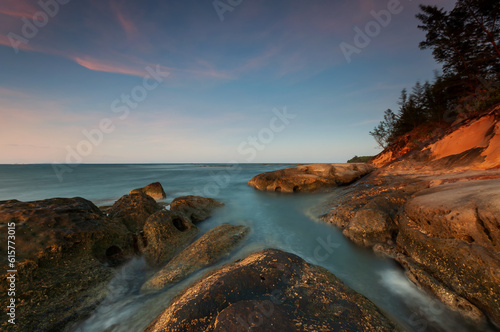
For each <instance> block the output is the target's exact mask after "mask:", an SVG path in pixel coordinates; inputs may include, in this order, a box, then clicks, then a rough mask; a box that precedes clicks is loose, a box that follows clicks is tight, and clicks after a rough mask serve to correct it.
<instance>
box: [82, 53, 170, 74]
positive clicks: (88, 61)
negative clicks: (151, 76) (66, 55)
mask: <svg viewBox="0 0 500 332" xmlns="http://www.w3.org/2000/svg"><path fill="white" fill-rule="evenodd" d="M72 60H73V61H75V62H76V63H78V64H79V65H80V66H82V67H85V68H87V69H90V70H93V71H101V72H106V73H115V74H124V75H132V76H138V77H144V76H146V75H148V73H147V71H146V70H145V69H142V70H140V69H137V68H132V67H129V66H123V65H119V64H115V63H109V62H104V61H101V60H97V59H92V58H89V57H85V58H80V57H73V58H72ZM163 68H165V67H163Z"/></svg>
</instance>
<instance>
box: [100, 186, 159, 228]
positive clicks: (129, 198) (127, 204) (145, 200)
mask: <svg viewBox="0 0 500 332" xmlns="http://www.w3.org/2000/svg"><path fill="white" fill-rule="evenodd" d="M160 209H161V207H160V206H159V205H158V203H156V201H155V200H154V199H153V198H152V197H151V196H148V195H146V194H142V193H139V194H131V195H125V196H122V197H121V198H120V199H119V200H117V201H116V202H115V204H113V206H112V207H111V208H110V209H109V210H108V211H107V212H108V214H109V217H111V218H112V219H114V220H118V221H120V222H122V223H123V224H124V225H125V226H127V228H128V229H129V230H130V231H131V232H133V233H136V232H139V231H141V230H142V228H143V227H144V224H145V223H146V220H147V219H148V218H149V216H150V215H152V214H153V213H155V212H156V211H159V210H160Z"/></svg>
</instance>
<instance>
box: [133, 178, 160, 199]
mask: <svg viewBox="0 0 500 332" xmlns="http://www.w3.org/2000/svg"><path fill="white" fill-rule="evenodd" d="M140 193H143V194H146V195H148V196H151V197H152V198H154V199H155V200H160V199H164V198H165V197H167V194H165V191H164V190H163V187H162V185H161V183H160V182H155V183H150V184H148V185H147V186H145V187H142V188H137V189H133V190H131V191H130V192H129V195H131V194H140Z"/></svg>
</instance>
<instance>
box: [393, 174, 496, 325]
mask: <svg viewBox="0 0 500 332" xmlns="http://www.w3.org/2000/svg"><path fill="white" fill-rule="evenodd" d="M399 228H400V231H399V234H398V237H397V244H398V246H399V247H401V248H402V250H403V251H404V252H405V253H406V255H407V256H408V257H409V258H410V259H411V261H412V262H414V263H415V265H416V266H417V267H419V268H420V269H422V270H424V271H426V272H427V273H429V275H431V276H432V277H433V278H435V279H437V280H440V281H441V283H442V284H443V285H444V286H445V287H446V288H447V289H449V290H451V291H453V292H454V293H456V294H457V295H458V296H460V297H462V298H464V299H466V300H467V301H469V302H470V303H471V304H472V305H474V306H476V307H477V308H479V309H480V310H482V311H483V312H485V313H486V314H487V315H488V316H489V317H490V318H491V319H492V321H494V322H495V323H496V324H499V325H500V310H499V308H500V273H499V272H498V271H500V254H499V252H498V248H499V240H500V180H499V179H496V180H479V181H468V182H457V183H451V184H445V185H441V186H437V187H433V188H430V189H426V190H423V191H421V192H419V193H418V194H417V196H416V197H415V198H413V199H412V200H410V201H408V203H407V204H406V205H405V215H404V217H403V218H401V221H400V226H399ZM462 309H463V310H466V312H464V315H465V316H472V317H475V316H477V315H476V314H475V313H474V311H473V310H468V307H467V306H464V308H458V310H462Z"/></svg>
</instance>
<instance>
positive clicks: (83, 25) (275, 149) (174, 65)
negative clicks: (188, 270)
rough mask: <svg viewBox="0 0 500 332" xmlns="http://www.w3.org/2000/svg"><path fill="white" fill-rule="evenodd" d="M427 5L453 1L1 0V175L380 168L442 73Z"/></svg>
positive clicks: (450, 3)
mask: <svg viewBox="0 0 500 332" xmlns="http://www.w3.org/2000/svg"><path fill="white" fill-rule="evenodd" d="M41 3H42V4H46V5H45V6H41ZM214 3H215V4H216V5H217V8H218V9H216V8H215V6H214ZM419 3H424V4H433V5H438V6H440V7H445V8H446V9H450V8H452V7H453V5H454V3H455V1H451V0H443V1H438V0H436V1H422V2H417V1H409V0H401V1H397V0H390V1H375V0H350V1H324V0H312V1H304V0H288V1H285V0H276V1H269V0H268V1H264V0H253V1H250V0H231V1H229V0H221V1H218V2H214V1H210V0H209V1H165V0H164V1H160V0H158V1H157V0H151V1H124V0H80V1H76V0H73V1H69V0H42V1H41V2H38V1H27V0H21V1H20V0H2V1H1V3H0V163H52V162H58V163H65V162H84V163H108V162H110V163H119V162H167V163H168V162H345V161H346V160H347V159H349V158H350V157H352V156H354V155H373V154H376V153H378V152H379V151H380V149H378V148H377V146H376V144H375V142H374V141H373V139H372V137H371V136H369V134H368V132H369V131H370V130H371V129H372V128H373V127H374V126H375V125H376V124H377V123H378V121H380V120H381V118H382V115H383V112H384V110H385V109H387V108H393V109H394V108H396V101H397V98H398V97H399V94H400V91H401V90H402V89H403V88H405V87H408V88H410V87H411V86H412V85H413V84H414V83H415V82H416V81H417V80H420V81H425V80H432V78H433V70H434V69H439V68H440V67H439V65H438V64H436V63H435V62H434V60H433V59H432V56H431V54H430V52H428V51H421V50H419V49H418V43H419V42H420V41H421V40H423V38H424V33H423V32H421V31H419V30H418V29H417V25H418V21H417V20H416V19H415V18H414V16H415V14H416V13H417V12H418V4H419ZM42 7H45V9H44V8H42ZM391 8H392V9H394V8H396V9H397V10H394V11H393V12H394V13H392V14H390V18H389V19H388V21H385V22H386V23H387V24H386V23H385V22H384V24H383V25H385V26H382V24H380V23H376V22H377V21H376V20H375V18H374V16H373V14H372V13H373V11H374V12H376V13H380V11H382V10H384V11H387V12H390V11H389V10H390V9H391ZM221 18H222V19H223V20H221ZM386 18H387V17H386ZM377 24H378V29H377ZM37 25H38V27H37ZM33 27H35V29H36V31H35V30H33ZM367 27H369V28H370V27H371V28H372V29H373V30H371V31H370V30H369V32H370V34H371V35H372V36H371V37H370V36H368V37H369V42H366V40H365V44H367V45H363V47H358V51H359V52H358V53H352V54H350V61H348V59H346V57H345V55H344V54H343V52H342V50H341V47H340V45H341V43H347V44H349V45H352V46H356V44H355V36H356V34H357V33H356V32H355V31H356V30H355V29H356V28H359V29H361V30H362V31H366V28H367ZM30 28H31V29H30ZM13 45H14V46H15V47H16V48H17V50H16V49H15V48H13V47H12V46H13ZM344 45H345V44H344ZM358 46H360V44H358ZM151 72H156V74H153V75H152V74H151ZM127 96H128V97H127ZM127 98H128V99H127ZM126 100H128V102H127V101H126ZM277 114H281V116H279V115H277ZM283 114H285V115H283Z"/></svg>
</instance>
